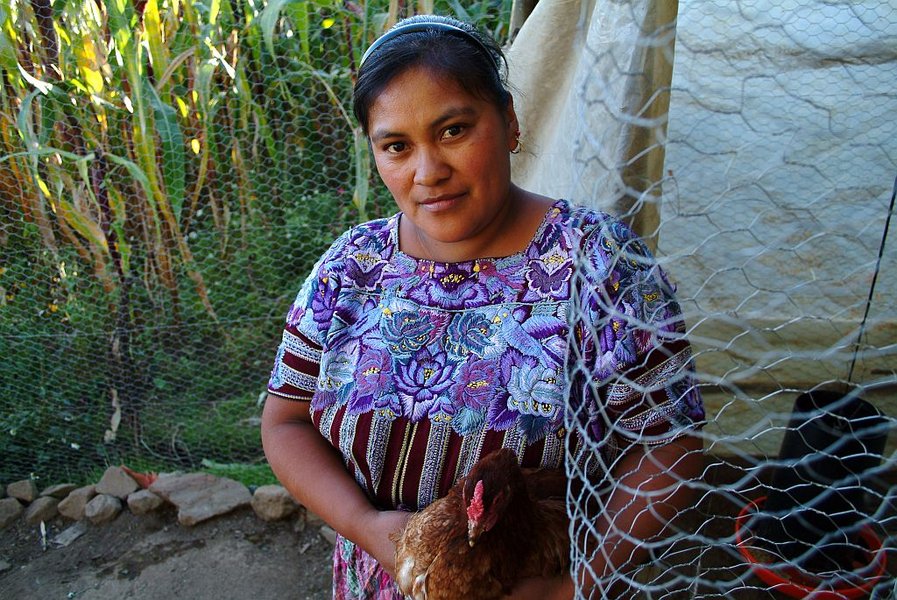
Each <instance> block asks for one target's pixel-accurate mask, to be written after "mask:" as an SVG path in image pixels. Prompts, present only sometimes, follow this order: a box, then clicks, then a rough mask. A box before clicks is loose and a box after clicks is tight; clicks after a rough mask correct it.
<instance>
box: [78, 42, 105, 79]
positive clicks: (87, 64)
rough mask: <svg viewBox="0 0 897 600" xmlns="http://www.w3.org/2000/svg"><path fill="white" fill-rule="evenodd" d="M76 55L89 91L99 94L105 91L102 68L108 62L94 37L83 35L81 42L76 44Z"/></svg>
mask: <svg viewBox="0 0 897 600" xmlns="http://www.w3.org/2000/svg"><path fill="white" fill-rule="evenodd" d="M75 57H76V59H77V62H78V71H80V73H81V77H82V78H83V79H84V84H85V86H86V87H87V91H88V92H89V93H91V94H99V93H100V92H102V91H103V74H102V73H101V72H100V69H101V68H102V66H103V63H105V62H106V58H105V56H102V55H101V53H100V51H99V49H98V48H97V47H96V45H95V44H94V43H93V37H92V36H91V35H89V34H85V35H84V36H82V37H81V43H79V44H77V45H76V46H75Z"/></svg>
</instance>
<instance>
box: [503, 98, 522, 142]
mask: <svg viewBox="0 0 897 600" xmlns="http://www.w3.org/2000/svg"><path fill="white" fill-rule="evenodd" d="M505 121H506V122H507V123H508V151H509V152H510V151H512V150H515V149H517V147H518V146H519V145H520V122H519V121H518V120H517V113H516V112H515V111H514V97H513V96H511V95H510V94H509V95H508V106H507V108H506V109H505Z"/></svg>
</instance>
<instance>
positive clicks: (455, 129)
mask: <svg viewBox="0 0 897 600" xmlns="http://www.w3.org/2000/svg"><path fill="white" fill-rule="evenodd" d="M462 131H464V127H462V126H461V125H452V126H451V127H447V128H446V129H445V131H444V132H443V134H442V137H443V138H453V137H455V136H458V135H461V132H462Z"/></svg>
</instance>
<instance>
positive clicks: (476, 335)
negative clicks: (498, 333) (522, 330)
mask: <svg viewBox="0 0 897 600" xmlns="http://www.w3.org/2000/svg"><path fill="white" fill-rule="evenodd" d="M493 330H494V327H493V324H492V321H491V320H490V319H489V318H488V317H486V315H484V314H482V313H478V312H469V313H464V314H461V315H456V316H455V317H454V318H453V319H452V322H451V323H449V326H448V331H447V332H446V344H447V346H448V347H449V348H450V349H451V351H452V352H454V353H455V354H457V355H458V356H465V355H467V354H471V353H473V354H476V355H478V356H483V354H484V353H483V351H484V350H485V348H486V347H487V346H488V345H489V344H490V338H491V336H492V333H493Z"/></svg>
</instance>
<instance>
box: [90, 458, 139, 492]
mask: <svg viewBox="0 0 897 600" xmlns="http://www.w3.org/2000/svg"><path fill="white" fill-rule="evenodd" d="M139 488H140V485H139V484H138V483H137V482H136V481H134V479H133V478H132V477H131V476H130V475H128V474H127V473H125V471H124V469H122V468H121V467H116V466H113V467H109V468H108V469H106V471H105V472H104V473H103V477H102V478H101V479H100V482H99V483H98V484H97V493H98V494H106V495H107V496H115V497H116V498H118V499H119V500H124V499H125V498H127V497H128V494H130V493H131V492H136V491H137V490H138V489H139Z"/></svg>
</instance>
